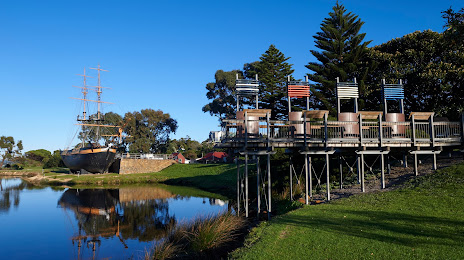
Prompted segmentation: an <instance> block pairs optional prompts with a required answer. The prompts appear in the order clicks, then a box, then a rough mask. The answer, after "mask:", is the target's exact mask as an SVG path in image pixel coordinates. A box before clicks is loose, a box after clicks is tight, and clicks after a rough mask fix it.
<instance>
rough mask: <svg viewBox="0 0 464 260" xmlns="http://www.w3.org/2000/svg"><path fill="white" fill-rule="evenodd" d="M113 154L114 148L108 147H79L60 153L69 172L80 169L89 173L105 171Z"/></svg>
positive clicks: (111, 161) (114, 152)
mask: <svg viewBox="0 0 464 260" xmlns="http://www.w3.org/2000/svg"><path fill="white" fill-rule="evenodd" d="M115 156H116V149H113V148H109V147H102V148H93V149H92V148H80V149H72V150H67V151H64V152H62V153H61V158H62V159H63V162H64V164H65V165H66V166H67V167H68V168H69V169H70V170H71V172H77V171H80V172H82V170H85V171H87V172H90V173H104V172H107V171H108V168H109V167H110V165H111V164H112V163H113V162H114V158H115Z"/></svg>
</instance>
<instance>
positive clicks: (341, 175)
mask: <svg viewBox="0 0 464 260" xmlns="http://www.w3.org/2000/svg"><path fill="white" fill-rule="evenodd" d="M338 164H339V167H340V189H343V165H342V154H340V155H339V156H338Z"/></svg>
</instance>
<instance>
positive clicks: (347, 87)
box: [337, 82, 359, 99]
mask: <svg viewBox="0 0 464 260" xmlns="http://www.w3.org/2000/svg"><path fill="white" fill-rule="evenodd" d="M337 98H339V99H351V98H359V89H358V83H356V82H337Z"/></svg>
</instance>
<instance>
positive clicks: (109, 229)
mask: <svg viewBox="0 0 464 260" xmlns="http://www.w3.org/2000/svg"><path fill="white" fill-rule="evenodd" d="M0 181H1V187H0V188H1V192H0V234H1V235H0V259H31V258H33V259H142V258H143V256H144V254H145V252H146V251H147V250H149V249H150V248H151V247H152V246H153V244H154V243H156V241H159V240H160V239H162V238H163V237H165V235H166V229H167V228H169V227H173V226H175V225H177V224H178V223H181V222H189V221H191V220H192V219H194V218H196V217H199V216H206V215H211V214H218V213H220V212H225V211H227V210H228V203H227V201H224V200H220V199H215V198H211V197H214V195H212V194H208V193H205V192H202V191H199V190H195V189H192V188H184V187H170V186H166V185H163V186H136V187H122V188H119V189H71V188H65V189H63V188H51V187H36V186H33V185H31V184H28V183H26V182H23V181H22V180H20V179H17V178H13V179H1V178H0ZM208 197H210V198H208Z"/></svg>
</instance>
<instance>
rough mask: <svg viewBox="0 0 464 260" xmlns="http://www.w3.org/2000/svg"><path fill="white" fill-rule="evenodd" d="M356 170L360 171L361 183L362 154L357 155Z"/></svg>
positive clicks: (359, 181)
mask: <svg viewBox="0 0 464 260" xmlns="http://www.w3.org/2000/svg"><path fill="white" fill-rule="evenodd" d="M356 170H357V172H358V184H360V183H361V155H360V154H357V155H356Z"/></svg>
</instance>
